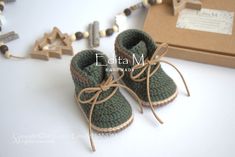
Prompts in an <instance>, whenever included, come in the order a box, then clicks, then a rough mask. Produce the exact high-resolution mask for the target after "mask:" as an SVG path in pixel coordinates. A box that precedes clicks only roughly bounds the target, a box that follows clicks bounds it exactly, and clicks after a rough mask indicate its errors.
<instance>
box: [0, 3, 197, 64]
mask: <svg viewBox="0 0 235 157" xmlns="http://www.w3.org/2000/svg"><path fill="white" fill-rule="evenodd" d="M14 1H15V0H5V2H14ZM162 3H168V4H170V5H172V6H173V13H174V15H176V14H177V13H178V12H179V11H180V10H182V9H183V8H185V7H186V8H191V9H198V10H199V9H201V2H200V1H195V0H142V2H140V3H137V4H135V5H133V6H130V7H128V8H126V9H124V10H123V12H122V13H120V14H118V15H116V16H115V22H114V24H113V26H112V27H111V28H107V29H105V30H100V28H99V22H98V21H94V22H93V23H91V24H89V28H88V31H85V32H80V31H78V32H76V33H74V34H72V35H68V34H63V33H62V32H61V31H60V30H59V29H58V28H56V27H54V29H53V30H52V32H51V33H49V34H48V33H46V34H45V35H44V37H43V38H42V39H40V40H37V41H36V42H35V45H34V48H33V50H32V52H31V54H30V56H29V57H19V56H15V55H13V54H11V53H10V51H9V48H8V46H7V45H6V44H5V43H6V42H9V41H11V40H14V39H16V38H18V35H17V34H16V33H15V32H10V33H7V34H5V36H4V35H2V39H1V37H0V42H1V43H0V52H1V53H2V54H3V55H4V56H5V57H6V58H7V59H10V58H18V59H26V58H35V59H42V60H49V57H54V58H61V56H62V55H63V54H67V55H73V49H72V42H74V41H78V40H82V39H88V41H89V46H90V48H95V47H98V46H99V45H100V38H102V37H109V36H112V35H113V34H114V33H116V32H119V30H120V28H121V27H122V25H123V22H124V21H125V18H126V17H128V16H130V15H131V13H132V12H133V11H135V10H138V9H141V8H149V7H150V6H153V5H157V4H162ZM4 6H5V3H4V0H0V11H1V12H2V11H3V10H4ZM2 21H4V20H3V19H1V17H0V31H1V29H2Z"/></svg>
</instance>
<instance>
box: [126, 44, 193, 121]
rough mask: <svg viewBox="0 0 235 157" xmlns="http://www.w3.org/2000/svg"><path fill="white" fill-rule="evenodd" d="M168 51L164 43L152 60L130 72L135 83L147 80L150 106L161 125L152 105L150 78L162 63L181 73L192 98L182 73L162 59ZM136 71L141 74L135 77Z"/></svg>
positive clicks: (136, 66)
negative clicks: (143, 75)
mask: <svg viewBox="0 0 235 157" xmlns="http://www.w3.org/2000/svg"><path fill="white" fill-rule="evenodd" d="M167 51H168V44H166V43H163V44H161V45H159V46H158V48H157V49H156V50H155V52H154V53H153V55H152V57H151V58H150V59H146V60H145V62H144V64H136V65H134V66H133V68H132V71H131V72H130V77H131V79H132V80H133V81H136V82H142V81H145V80H146V84H147V85H146V89H147V97H148V101H149V104H150V108H151V110H152V113H153V115H154V117H155V118H156V119H157V121H158V122H159V123H161V124H162V123H163V122H162V120H161V119H160V118H159V117H158V116H157V114H156V113H155V111H154V107H153V103H152V101H151V97H150V87H149V86H150V77H151V76H153V74H154V73H155V72H157V70H158V69H159V67H160V62H163V63H166V64H168V65H170V66H172V67H173V68H174V69H175V70H176V71H177V72H178V73H179V75H180V77H181V79H182V81H183V83H184V85H185V88H186V90H187V94H188V96H190V93H189V89H188V86H187V84H186V81H185V79H184V77H183V75H182V74H181V72H180V71H179V70H178V69H177V68H176V67H175V66H174V65H173V64H171V63H169V62H167V61H165V60H162V59H161V58H162V57H163V56H164V55H165V54H166V53H167ZM152 66H156V67H155V68H154V70H152V71H151V69H152ZM135 70H140V72H139V73H138V74H136V75H134V72H135ZM144 73H146V76H145V77H141V76H142V74H144Z"/></svg>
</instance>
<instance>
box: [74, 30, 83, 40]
mask: <svg viewBox="0 0 235 157" xmlns="http://www.w3.org/2000/svg"><path fill="white" fill-rule="evenodd" d="M75 37H76V40H81V39H82V38H83V37H84V35H83V33H82V32H76V33H75Z"/></svg>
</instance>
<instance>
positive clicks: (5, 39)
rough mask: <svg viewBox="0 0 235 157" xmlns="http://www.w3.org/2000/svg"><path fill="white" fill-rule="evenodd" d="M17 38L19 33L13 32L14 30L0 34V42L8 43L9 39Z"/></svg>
mask: <svg viewBox="0 0 235 157" xmlns="http://www.w3.org/2000/svg"><path fill="white" fill-rule="evenodd" d="M18 38H19V35H18V34H17V33H15V32H14V31H11V32H8V33H5V34H2V35H0V42H1V43H8V42H10V41H13V40H16V39H18Z"/></svg>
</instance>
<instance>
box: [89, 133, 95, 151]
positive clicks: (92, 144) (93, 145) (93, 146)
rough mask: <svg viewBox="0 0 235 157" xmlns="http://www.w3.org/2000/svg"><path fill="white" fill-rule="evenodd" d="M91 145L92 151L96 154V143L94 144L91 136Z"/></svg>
mask: <svg viewBox="0 0 235 157" xmlns="http://www.w3.org/2000/svg"><path fill="white" fill-rule="evenodd" d="M90 143H91V149H92V151H93V152H95V151H96V149H95V144H94V142H93V140H92V137H91V136H90Z"/></svg>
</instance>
